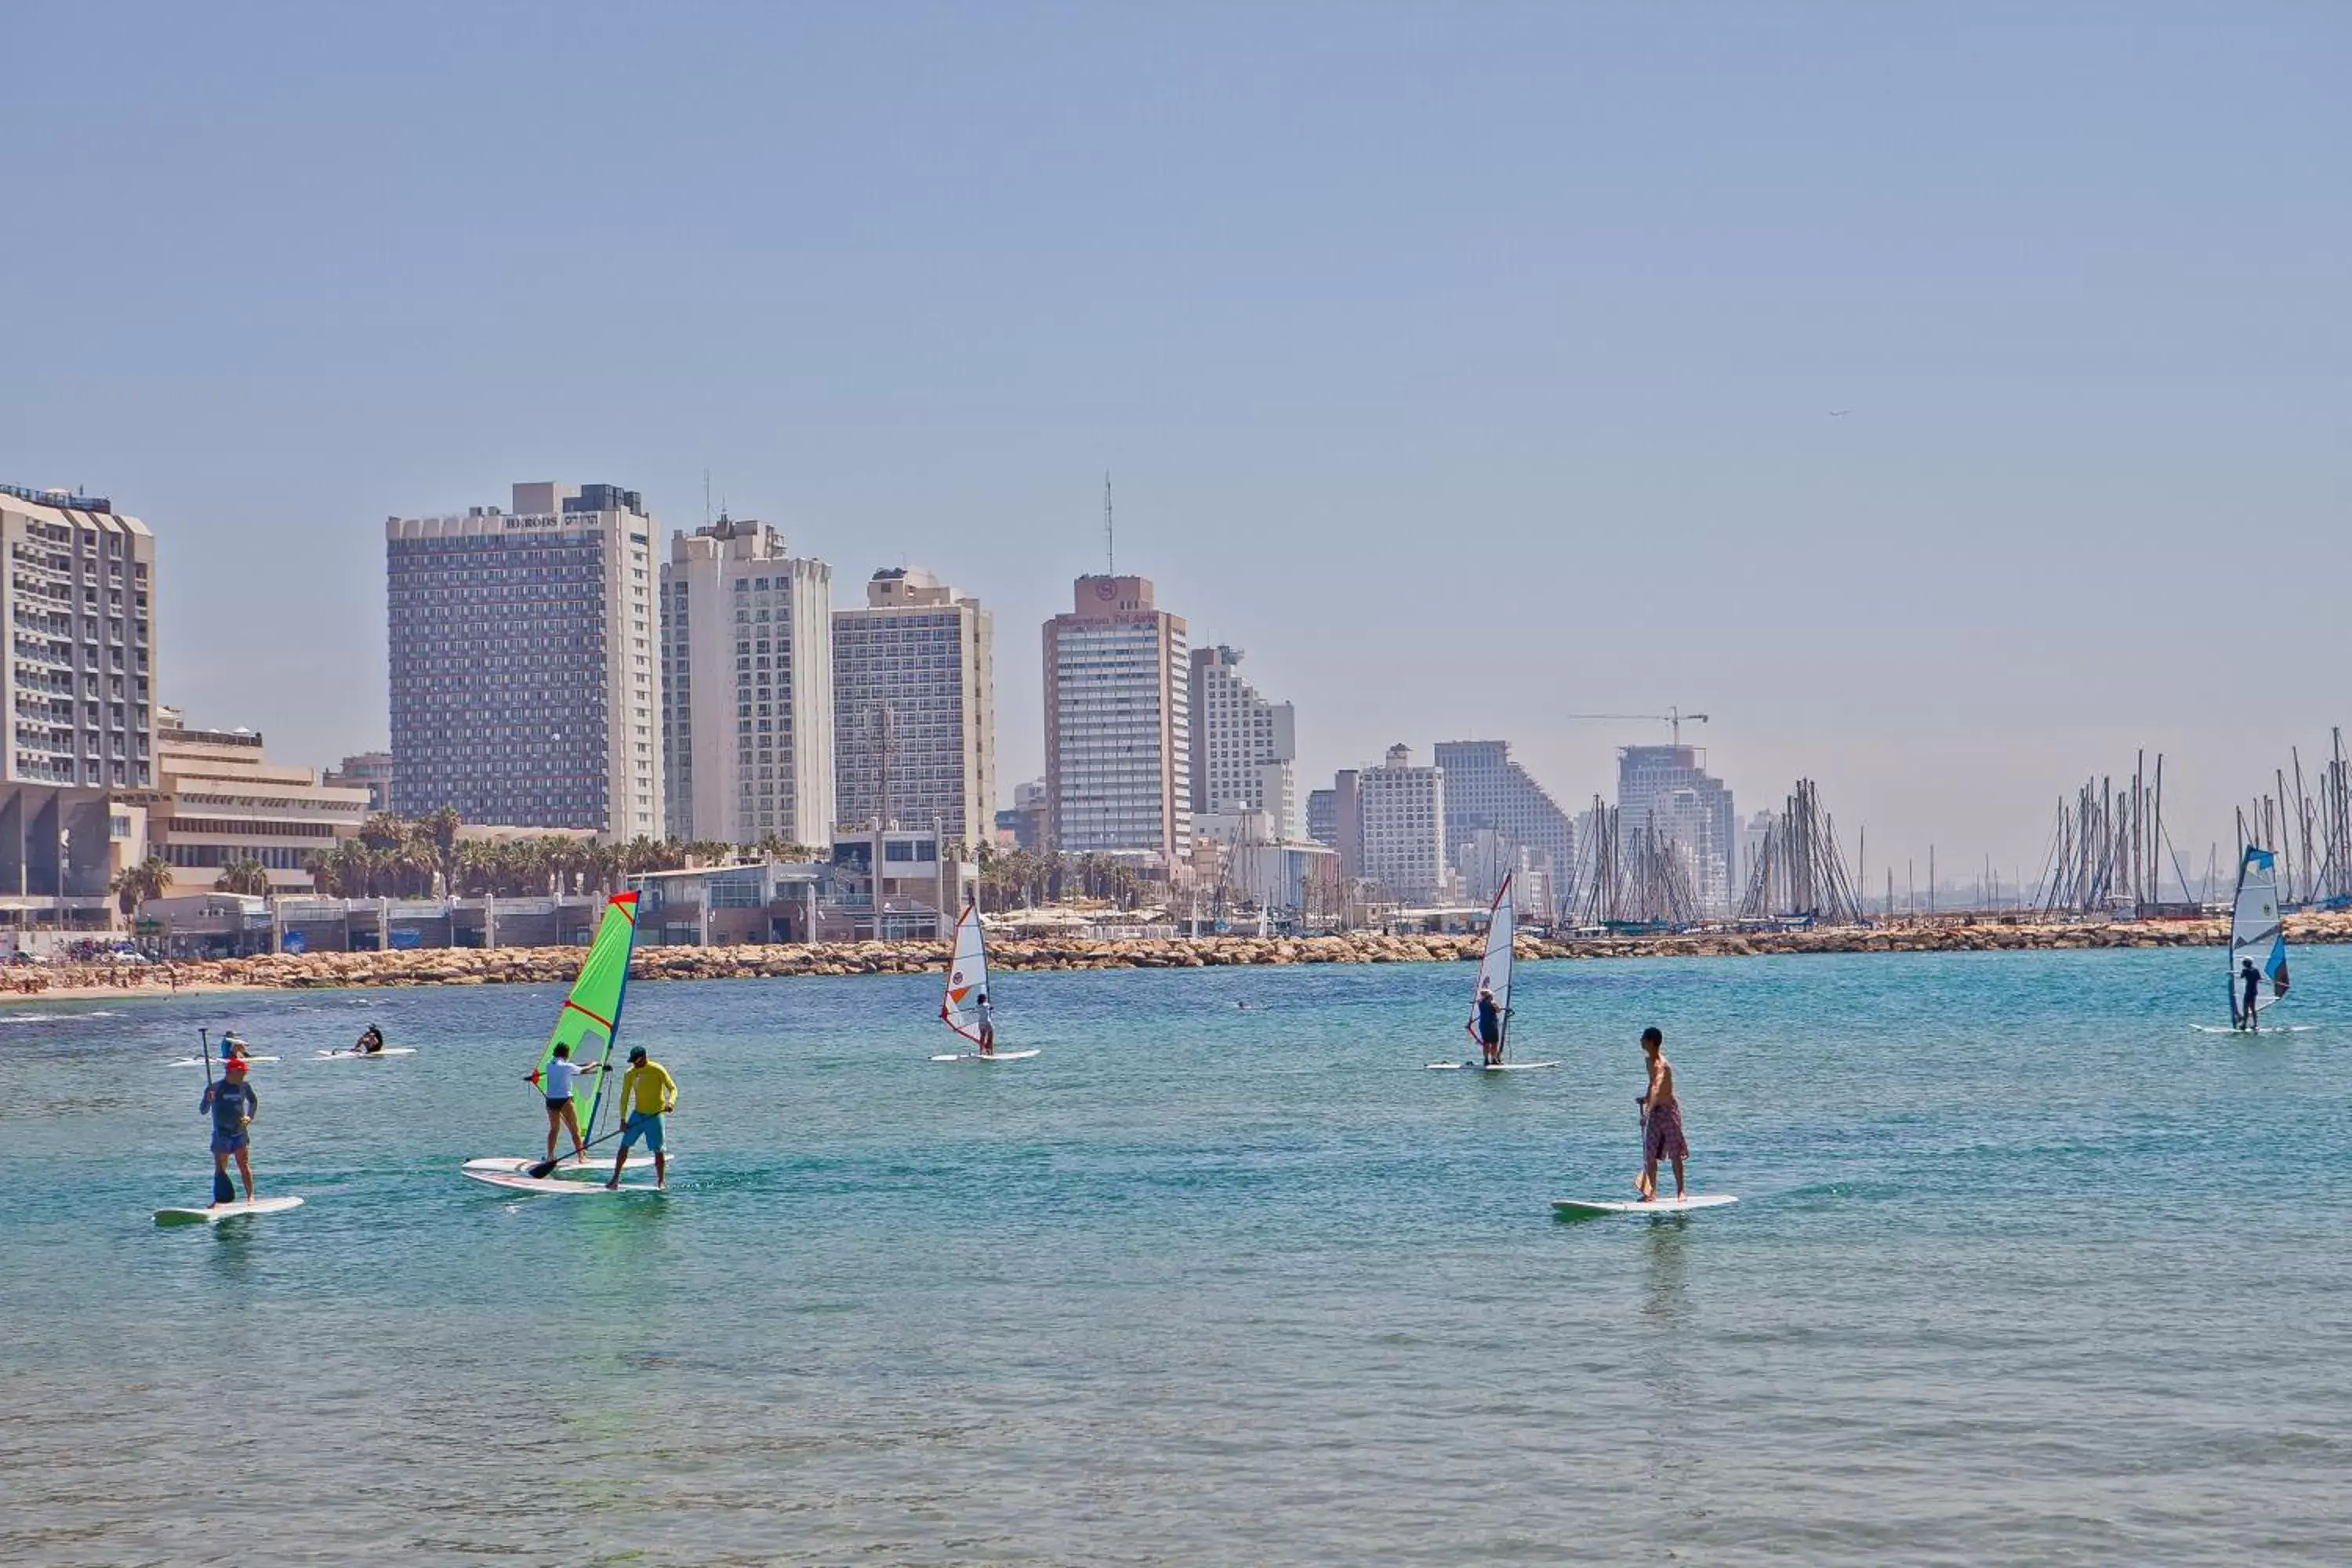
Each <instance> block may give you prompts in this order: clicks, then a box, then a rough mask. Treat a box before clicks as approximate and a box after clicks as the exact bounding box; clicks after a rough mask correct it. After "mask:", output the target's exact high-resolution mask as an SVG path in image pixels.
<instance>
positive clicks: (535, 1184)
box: [465, 1161, 661, 1197]
mask: <svg viewBox="0 0 2352 1568" xmlns="http://www.w3.org/2000/svg"><path fill="white" fill-rule="evenodd" d="M523 1163H524V1164H526V1165H529V1164H530V1163H532V1162H530V1161H525V1162H523ZM465 1173H466V1174H467V1176H469V1177H471V1178H472V1179H473V1180H475V1181H477V1182H483V1183H486V1184H488V1185H490V1186H493V1187H502V1188H504V1189H506V1190H507V1191H508V1192H510V1193H543V1194H562V1195H564V1196H572V1195H575V1194H581V1193H601V1194H604V1195H605V1196H607V1197H618V1196H620V1195H621V1194H623V1193H657V1192H659V1191H661V1189H660V1188H659V1187H656V1185H654V1184H652V1183H651V1182H623V1183H622V1184H620V1185H619V1186H618V1187H608V1186H606V1185H605V1184H604V1183H602V1182H587V1181H578V1182H568V1181H565V1180H564V1179H563V1178H562V1176H541V1177H533V1176H526V1175H524V1174H522V1173H520V1171H477V1170H474V1169H472V1168H470V1166H469V1167H467V1169H466V1171H465Z"/></svg>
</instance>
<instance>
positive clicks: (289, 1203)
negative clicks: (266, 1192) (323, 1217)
mask: <svg viewBox="0 0 2352 1568" xmlns="http://www.w3.org/2000/svg"><path fill="white" fill-rule="evenodd" d="M301 1206H302V1200H301V1199H300V1198H253V1199H250V1200H247V1199H243V1198H240V1199H239V1200H237V1201H236V1203H233V1204H215V1205H212V1206H211V1207H210V1208H201V1209H157V1210H156V1211H155V1223H156V1224H157V1225H218V1224H219V1223H220V1222H221V1221H223V1220H225V1219H236V1217H237V1216H238V1215H249V1214H284V1213H285V1212H286V1211H287V1210H288V1209H299V1208H300V1207H301Z"/></svg>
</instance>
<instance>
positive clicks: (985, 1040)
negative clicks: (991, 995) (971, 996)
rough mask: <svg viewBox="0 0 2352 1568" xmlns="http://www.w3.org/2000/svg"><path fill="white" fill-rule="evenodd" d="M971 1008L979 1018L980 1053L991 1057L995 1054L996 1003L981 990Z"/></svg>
mask: <svg viewBox="0 0 2352 1568" xmlns="http://www.w3.org/2000/svg"><path fill="white" fill-rule="evenodd" d="M971 1010H972V1013H973V1015H974V1016H977V1017H978V1018H979V1019H980V1054H981V1055H982V1056H984V1057H992V1056H994V1055H995V1054H996V1005H995V1004H994V1003H992V1002H991V1001H990V1000H989V999H988V993H987V992H985V991H983V992H982V993H981V994H980V1000H979V1001H977V1002H975V1003H973V1004H972V1005H971Z"/></svg>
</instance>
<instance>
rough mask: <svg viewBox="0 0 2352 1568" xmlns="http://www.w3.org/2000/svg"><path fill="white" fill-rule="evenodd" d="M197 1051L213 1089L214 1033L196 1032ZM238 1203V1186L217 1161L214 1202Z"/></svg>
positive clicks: (203, 1030) (209, 1086)
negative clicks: (202, 1059) (230, 1179)
mask: <svg viewBox="0 0 2352 1568" xmlns="http://www.w3.org/2000/svg"><path fill="white" fill-rule="evenodd" d="M196 1050H197V1053H198V1054H199V1055H200V1056H202V1057H203V1058H204V1063H205V1089H211V1088H212V1087H213V1039H212V1032H211V1031H210V1030H208V1029H201V1028H200V1029H198V1030H197V1031H196ZM213 1202H214V1203H215V1204H232V1203H235V1202H236V1185H235V1184H232V1183H231V1182H230V1181H229V1179H228V1173H227V1172H226V1171H224V1170H222V1169H221V1167H220V1163H219V1162H218V1161H215V1162H214V1163H213Z"/></svg>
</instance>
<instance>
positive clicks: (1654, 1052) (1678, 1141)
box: [1633, 1028, 1690, 1203]
mask: <svg viewBox="0 0 2352 1568" xmlns="http://www.w3.org/2000/svg"><path fill="white" fill-rule="evenodd" d="M1665 1045H1666V1037H1665V1036H1664V1035H1662V1034H1660V1033H1659V1032H1658V1031H1657V1030H1656V1029H1655V1028H1648V1029H1644V1030H1643V1031H1642V1052H1643V1055H1644V1056H1647V1057H1648V1058H1650V1087H1649V1089H1647V1090H1646V1091H1644V1092H1643V1094H1642V1096H1641V1098H1640V1099H1639V1100H1637V1101H1636V1103H1637V1104H1639V1105H1640V1106H1641V1108H1642V1174H1641V1178H1640V1179H1639V1180H1638V1181H1636V1182H1635V1183H1634V1184H1633V1186H1634V1189H1635V1190H1636V1191H1638V1192H1639V1193H1640V1194H1642V1201H1643V1203H1653V1202H1655V1201H1656V1199H1657V1196H1658V1162H1659V1161H1660V1160H1662V1159H1664V1160H1671V1161H1673V1162H1674V1166H1675V1197H1677V1198H1679V1197H1681V1196H1682V1195H1683V1162H1684V1161H1685V1160H1686V1159H1688V1158H1689V1157H1690V1145H1689V1144H1688V1143H1687V1142H1684V1140H1683V1108H1682V1102H1681V1101H1680V1100H1676V1099H1675V1064H1674V1063H1672V1062H1670V1061H1668V1060H1666V1052H1665Z"/></svg>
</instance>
